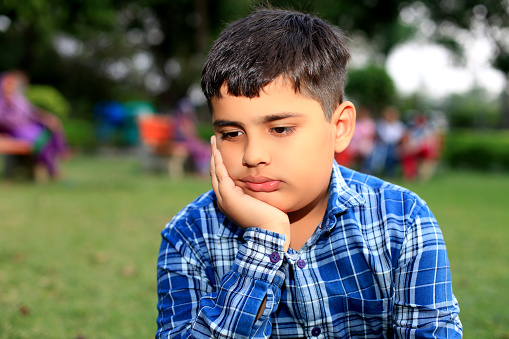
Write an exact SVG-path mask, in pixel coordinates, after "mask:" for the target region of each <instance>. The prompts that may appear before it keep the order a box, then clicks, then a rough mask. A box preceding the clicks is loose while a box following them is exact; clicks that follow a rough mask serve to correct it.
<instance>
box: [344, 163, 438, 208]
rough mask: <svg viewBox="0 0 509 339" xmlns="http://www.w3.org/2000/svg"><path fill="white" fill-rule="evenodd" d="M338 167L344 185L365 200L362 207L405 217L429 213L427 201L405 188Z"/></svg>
mask: <svg viewBox="0 0 509 339" xmlns="http://www.w3.org/2000/svg"><path fill="white" fill-rule="evenodd" d="M338 169H339V172H340V173H341V177H342V178H343V180H344V182H345V185H346V186H348V188H349V189H351V190H354V191H355V192H357V193H358V194H359V195H360V196H361V197H362V198H363V200H364V201H365V203H364V205H363V209H369V210H374V209H376V210H378V211H379V212H380V213H382V214H383V215H394V216H396V217H403V216H404V217H406V218H416V217H417V216H418V215H419V214H421V213H424V214H426V215H428V214H431V212H430V211H429V208H428V205H427V203H426V202H425V201H424V200H423V199H422V198H421V197H419V196H418V195H417V194H416V193H414V192H412V191H410V190H409V189H407V188H404V187H401V186H399V185H396V184H393V183H390V182H388V181H385V180H382V179H380V178H377V177H375V176H372V175H368V174H364V173H360V172H357V171H354V170H352V169H349V168H346V167H342V166H338Z"/></svg>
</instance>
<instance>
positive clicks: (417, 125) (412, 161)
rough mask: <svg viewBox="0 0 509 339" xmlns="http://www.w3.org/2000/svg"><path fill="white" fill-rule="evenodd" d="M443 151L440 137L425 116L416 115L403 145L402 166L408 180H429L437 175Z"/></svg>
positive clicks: (404, 176) (404, 175)
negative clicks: (436, 170) (441, 150)
mask: <svg viewBox="0 0 509 339" xmlns="http://www.w3.org/2000/svg"><path fill="white" fill-rule="evenodd" d="M440 149H441V140H440V136H439V134H438V133H437V130H436V129H435V128H433V126H431V124H430V123H429V121H428V119H427V117H426V116H425V115H424V114H421V113H419V114H416V115H415V116H414V117H413V119H412V121H411V122H410V125H409V128H408V130H407V132H406V133H405V136H404V138H403V143H402V152H401V164H402V167H403V178H404V179H406V180H415V179H417V178H420V179H421V180H424V181H426V180H429V179H430V178H431V177H432V176H433V174H434V173H435V169H436V166H437V163H438V159H439V155H440Z"/></svg>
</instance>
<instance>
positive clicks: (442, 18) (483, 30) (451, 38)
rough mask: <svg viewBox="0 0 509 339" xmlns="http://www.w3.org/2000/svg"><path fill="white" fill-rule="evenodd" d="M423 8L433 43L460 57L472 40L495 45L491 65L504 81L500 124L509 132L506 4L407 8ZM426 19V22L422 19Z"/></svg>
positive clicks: (492, 0)
mask: <svg viewBox="0 0 509 339" xmlns="http://www.w3.org/2000/svg"><path fill="white" fill-rule="evenodd" d="M421 4H424V5H425V6H426V8H427V11H426V12H425V16H426V17H427V19H429V20H430V21H431V22H432V23H433V25H432V26H431V27H430V30H431V31H432V37H433V38H434V39H435V41H437V42H439V43H442V44H443V45H445V46H446V47H449V48H450V49H451V50H453V51H454V52H456V53H457V54H458V55H461V46H465V48H470V47H471V45H470V44H469V42H471V38H472V37H474V36H476V35H479V36H483V37H485V38H487V39H489V41H490V42H491V43H492V44H493V45H494V47H495V55H494V56H493V59H492V65H493V67H495V68H496V69H498V70H500V71H501V72H502V73H503V74H505V77H506V88H505V90H504V92H503V94H502V103H503V105H502V115H501V124H502V126H503V127H504V128H509V2H508V1H501V0H484V1H481V2H480V1H476V0H461V1H460V0H441V1H433V0H422V1H421V2H414V3H413V4H408V5H407V8H411V7H412V6H414V7H415V6H416V5H417V6H419V5H421ZM425 19H426V18H425Z"/></svg>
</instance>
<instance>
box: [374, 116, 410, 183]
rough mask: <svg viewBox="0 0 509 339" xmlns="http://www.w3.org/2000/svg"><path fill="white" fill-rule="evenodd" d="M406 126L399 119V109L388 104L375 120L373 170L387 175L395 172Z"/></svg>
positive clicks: (391, 175) (390, 175)
mask: <svg viewBox="0 0 509 339" xmlns="http://www.w3.org/2000/svg"><path fill="white" fill-rule="evenodd" d="M405 130H406V126H405V124H404V123H403V122H401V121H400V119H399V110H398V109H397V108H396V107H394V106H388V107H386V108H385V109H384V111H383V112H382V118H381V119H380V120H378V121H377V124H376V131H377V139H378V140H377V143H376V146H375V150H374V152H373V161H372V166H373V171H375V172H380V174H383V175H386V176H388V177H393V176H394V175H395V174H396V169H397V166H398V164H399V146H400V145H401V141H402V140H403V136H404V135H405Z"/></svg>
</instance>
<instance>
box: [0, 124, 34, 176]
mask: <svg viewBox="0 0 509 339" xmlns="http://www.w3.org/2000/svg"><path fill="white" fill-rule="evenodd" d="M0 154H1V155H4V159H3V162H4V164H3V165H4V166H3V170H2V177H3V178H7V179H12V178H18V177H23V178H27V179H29V180H35V178H36V161H35V157H34V154H33V147H32V144H31V143H30V142H28V141H24V140H18V139H14V138H12V137H10V136H8V135H3V134H0Z"/></svg>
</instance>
